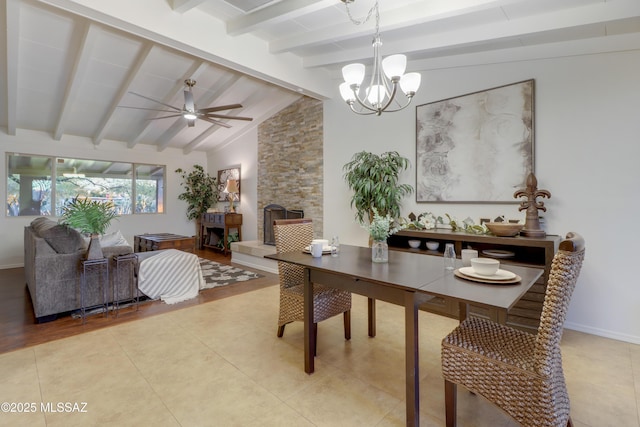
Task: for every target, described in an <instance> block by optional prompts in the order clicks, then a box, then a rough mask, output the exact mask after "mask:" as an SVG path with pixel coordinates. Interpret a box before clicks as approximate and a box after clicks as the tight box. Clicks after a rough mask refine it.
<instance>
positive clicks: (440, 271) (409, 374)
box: [266, 245, 543, 426]
mask: <svg viewBox="0 0 640 427" xmlns="http://www.w3.org/2000/svg"><path fill="white" fill-rule="evenodd" d="M266 258H269V259H273V260H277V261H281V262H287V263H292V264H296V265H299V266H301V267H304V270H305V274H304V369H305V372H307V373H308V374H311V373H313V371H314V354H315V342H316V340H315V329H314V328H313V327H312V326H313V320H312V319H313V285H314V283H318V284H322V285H325V286H331V287H334V288H338V289H344V290H346V291H350V292H353V293H356V294H360V295H363V296H366V297H367V298H368V301H369V335H370V336H375V300H382V301H386V302H389V303H392V304H396V305H400V306H404V308H405V351H406V356H405V372H406V424H407V425H408V426H418V425H419V424H420V390H419V379H420V376H419V364H418V354H419V351H418V350H419V347H418V312H419V307H420V305H421V304H422V303H424V302H426V301H429V300H430V299H431V298H434V297H442V298H447V299H452V300H454V301H456V302H457V303H459V304H460V308H461V310H460V313H461V316H465V315H466V312H467V310H466V307H467V305H468V304H473V305H474V306H480V307H487V308H495V309H498V310H499V312H501V313H504V314H503V315H502V316H501V318H506V312H507V310H509V309H510V308H511V307H513V305H514V304H515V303H516V302H517V301H518V300H519V299H520V298H521V297H522V296H523V295H524V294H525V293H526V292H527V290H529V288H530V287H531V286H532V285H533V284H534V283H535V282H536V280H538V278H539V277H540V276H541V275H542V273H543V270H542V269H540V268H531V267H524V266H516V265H509V266H504V269H506V270H508V271H511V272H513V273H515V274H517V275H518V276H520V277H521V280H520V281H519V282H517V283H512V284H485V283H478V282H472V281H468V280H465V279H462V278H459V277H457V276H456V275H455V274H454V272H453V271H451V270H445V268H444V262H443V258H442V257H439V256H429V255H424V254H418V253H410V252H403V251H393V250H392V251H389V261H388V262H386V263H374V262H372V261H371V248H367V247H359V246H351V245H340V252H339V255H338V256H337V257H333V256H330V255H324V256H322V257H318V258H314V257H312V256H311V255H310V254H308V253H303V252H288V253H279V254H274V255H267V256H266ZM456 263H457V264H456V268H458V267H462V263H461V261H460V260H457V261H456ZM461 320H462V319H461Z"/></svg>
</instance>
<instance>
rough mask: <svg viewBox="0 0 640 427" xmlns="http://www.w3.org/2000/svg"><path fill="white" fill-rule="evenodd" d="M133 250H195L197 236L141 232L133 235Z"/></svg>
mask: <svg viewBox="0 0 640 427" xmlns="http://www.w3.org/2000/svg"><path fill="white" fill-rule="evenodd" d="M133 239H134V240H133V250H134V251H135V252H148V251H159V250H161V249H179V250H181V251H185V252H193V251H194V248H195V242H196V239H195V237H189V236H180V235H178V234H171V233H156V234H139V235H137V236H133Z"/></svg>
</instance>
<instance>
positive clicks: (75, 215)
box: [60, 197, 118, 259]
mask: <svg viewBox="0 0 640 427" xmlns="http://www.w3.org/2000/svg"><path fill="white" fill-rule="evenodd" d="M117 217H118V215H117V214H116V211H115V208H114V206H113V203H111V202H101V201H96V200H91V199H88V198H86V197H75V198H73V199H71V201H69V202H68V203H67V204H65V205H64V206H63V207H62V215H61V216H60V223H61V224H63V225H66V226H68V227H71V228H75V229H76V230H78V231H79V232H81V233H84V234H89V235H90V236H91V240H90V241H89V248H88V249H87V259H100V258H103V254H102V248H101V247H100V240H99V236H100V235H101V234H104V233H105V231H107V228H109V225H110V224H111V221H112V220H113V219H114V218H117Z"/></svg>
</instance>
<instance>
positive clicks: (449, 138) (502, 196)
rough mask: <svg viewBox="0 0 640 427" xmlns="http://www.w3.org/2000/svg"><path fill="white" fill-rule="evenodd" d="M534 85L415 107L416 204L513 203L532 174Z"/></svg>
mask: <svg viewBox="0 0 640 427" xmlns="http://www.w3.org/2000/svg"><path fill="white" fill-rule="evenodd" d="M534 89H535V87H534V80H533V79H530V80H525V81H521V82H517V83H512V84H508V85H504V86H499V87H494V88H490V89H486V90H482V91H478V92H473V93H469V94H466V95H462V96H457V97H453V98H448V99H444V100H441V101H436V102H431V103H428V104H423V105H419V106H417V107H416V202H418V203H428V202H437V203H442V202H445V203H446V202H453V203H518V201H517V199H515V198H514V197H513V194H514V192H515V191H517V190H518V189H521V188H524V187H525V186H526V178H527V176H528V175H529V173H533V172H534V101H535V100H534Z"/></svg>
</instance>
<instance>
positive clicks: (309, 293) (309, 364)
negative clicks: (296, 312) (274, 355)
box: [304, 268, 316, 374]
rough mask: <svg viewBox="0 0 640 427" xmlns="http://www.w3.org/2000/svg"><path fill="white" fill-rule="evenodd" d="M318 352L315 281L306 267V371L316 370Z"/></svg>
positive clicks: (309, 372) (308, 372)
mask: <svg viewBox="0 0 640 427" xmlns="http://www.w3.org/2000/svg"><path fill="white" fill-rule="evenodd" d="M315 354H316V331H315V329H314V327H313V283H312V282H311V270H309V269H308V268H305V269H304V371H305V372H306V373H307V374H311V373H313V371H314V355H315Z"/></svg>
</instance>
